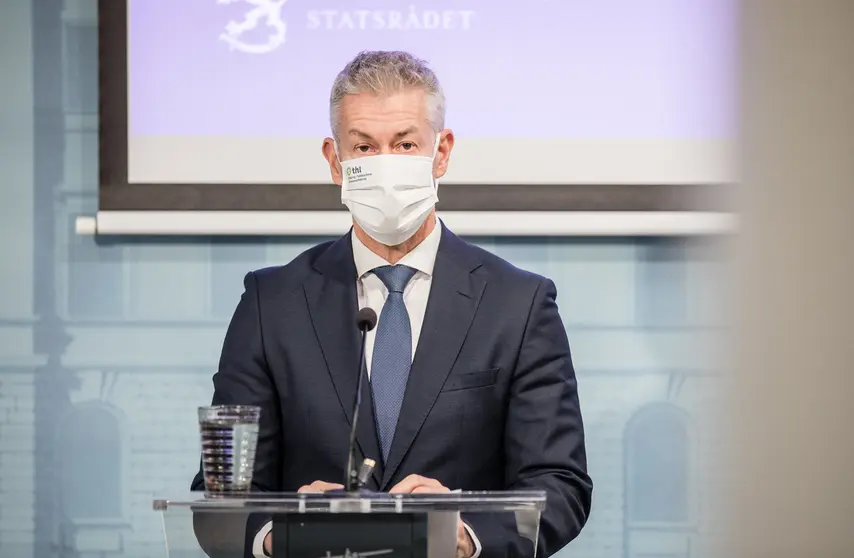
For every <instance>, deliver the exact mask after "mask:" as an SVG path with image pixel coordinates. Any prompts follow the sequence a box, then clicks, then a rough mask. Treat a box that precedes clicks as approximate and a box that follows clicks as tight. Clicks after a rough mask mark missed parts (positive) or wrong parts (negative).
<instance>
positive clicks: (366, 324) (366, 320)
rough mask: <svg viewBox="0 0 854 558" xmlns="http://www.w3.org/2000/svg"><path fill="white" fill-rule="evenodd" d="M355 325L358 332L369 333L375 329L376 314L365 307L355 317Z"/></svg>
mask: <svg viewBox="0 0 854 558" xmlns="http://www.w3.org/2000/svg"><path fill="white" fill-rule="evenodd" d="M356 325H358V326H359V329H360V330H363V331H366V332H367V331H371V330H372V329H374V328H375V327H377V313H376V312H374V310H373V309H372V308H368V307H367V306H365V307H364V308H362V309H361V310H359V313H358V314H357V315H356Z"/></svg>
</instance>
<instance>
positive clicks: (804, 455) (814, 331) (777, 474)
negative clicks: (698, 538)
mask: <svg viewBox="0 0 854 558" xmlns="http://www.w3.org/2000/svg"><path fill="white" fill-rule="evenodd" d="M742 6H743V11H742V13H743V21H742V49H743V83H742V86H743V88H744V89H743V94H744V97H743V109H744V119H743V186H742V189H741V192H742V194H741V199H740V204H741V210H742V212H743V215H744V221H743V227H742V235H741V236H740V238H739V240H738V245H737V250H736V251H737V254H738V256H737V262H738V266H737V270H738V272H737V276H736V283H735V285H736V291H737V296H736V300H735V303H736V305H735V307H734V308H735V309H736V315H735V317H736V325H737V327H736V332H735V336H734V339H735V351H736V352H735V355H734V356H735V360H734V362H735V368H736V369H735V375H734V376H733V378H734V388H735V389H734V401H733V403H734V404H735V409H734V410H735V412H734V413H733V415H732V417H731V420H732V421H733V422H732V426H733V429H732V432H733V433H732V440H733V447H732V449H733V450H734V454H733V458H734V459H733V461H732V473H731V474H732V479H731V480H732V483H731V488H732V489H733V491H732V493H731V494H730V495H729V496H730V497H731V500H730V503H729V506H728V509H726V510H725V511H726V512H727V514H728V520H729V522H730V526H731V527H730V528H731V530H732V534H733V539H732V541H731V542H732V543H733V545H734V548H733V551H732V552H730V553H729V554H728V555H730V556H736V557H739V558H741V557H745V558H748V557H750V558H752V557H757V558H759V557H762V558H766V557H771V556H773V557H774V558H788V557H791V558H803V557H806V556H810V557H816V558H819V557H821V558H836V557H850V556H854V465H852V463H854V432H852V425H854V400H852V398H854V333H852V332H854V327H852V322H854V304H852V300H854V295H852V292H854V246H852V242H854V1H851V0H745V1H744V2H742Z"/></svg>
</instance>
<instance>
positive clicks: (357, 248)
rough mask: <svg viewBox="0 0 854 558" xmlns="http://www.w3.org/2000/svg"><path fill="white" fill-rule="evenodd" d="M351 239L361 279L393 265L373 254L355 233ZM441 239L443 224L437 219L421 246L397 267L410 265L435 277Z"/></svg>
mask: <svg viewBox="0 0 854 558" xmlns="http://www.w3.org/2000/svg"><path fill="white" fill-rule="evenodd" d="M350 238H351V239H352V242H353V260H354V261H355V263H356V273H357V274H358V275H359V278H360V279H361V278H362V277H364V276H365V275H366V274H368V273H370V272H371V271H372V270H374V269H376V268H378V267H382V266H384V265H391V264H390V263H389V262H387V261H385V260H384V259H383V258H381V257H380V256H378V255H376V254H375V253H373V252H371V250H370V248H368V247H367V246H365V245H364V244H363V243H362V241H361V240H359V238H358V237H357V236H356V235H355V233H351V234H350ZM441 239H442V222H441V221H439V220H438V219H436V226H435V227H433V230H432V231H431V232H430V234H428V235H427V238H425V239H424V240H422V241H421V244H419V245H418V246H416V247H415V248H413V249H412V251H411V252H409V253H408V254H406V255H405V256H403V258H401V260H400V261H399V262H397V265H408V266H409V267H411V268H413V269H416V270H418V271H420V272H421V273H424V274H425V275H428V276H429V275H433V267H434V266H435V264H436V254H438V253H439V241H440V240H441Z"/></svg>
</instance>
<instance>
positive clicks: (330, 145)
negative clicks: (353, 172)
mask: <svg viewBox="0 0 854 558" xmlns="http://www.w3.org/2000/svg"><path fill="white" fill-rule="evenodd" d="M322 149H323V158H324V159H326V162H327V163H329V174H331V175H332V182H334V183H335V184H337V185H339V186H341V183H342V182H343V180H344V175H343V174H342V171H341V163H339V162H338V154H337V153H335V140H333V139H332V138H326V139H324V140H323V148H322Z"/></svg>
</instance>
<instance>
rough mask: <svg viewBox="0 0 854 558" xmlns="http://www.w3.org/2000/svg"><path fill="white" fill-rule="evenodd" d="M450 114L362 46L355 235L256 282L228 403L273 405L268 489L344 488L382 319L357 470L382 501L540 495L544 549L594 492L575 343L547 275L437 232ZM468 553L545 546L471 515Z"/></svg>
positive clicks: (339, 130)
mask: <svg viewBox="0 0 854 558" xmlns="http://www.w3.org/2000/svg"><path fill="white" fill-rule="evenodd" d="M444 117H445V101H444V95H443V92H442V89H441V87H440V85H439V81H438V80H437V78H436V76H435V74H434V73H433V72H432V71H431V70H430V69H429V68H428V67H427V66H426V65H425V64H424V63H423V62H422V61H420V60H418V59H416V58H414V57H412V56H411V55H409V54H407V53H403V52H364V53H361V54H359V55H358V56H357V57H356V58H355V59H354V60H353V61H351V62H350V63H349V64H348V65H347V66H346V67H345V68H344V70H343V71H342V72H341V73H340V74H339V75H338V77H337V79H336V80H335V84H334V86H333V88H332V95H331V99H330V120H331V125H332V136H333V137H330V138H326V139H325V140H324V142H323V155H324V157H325V158H326V160H327V161H328V163H329V169H330V172H331V174H332V179H333V180H334V181H335V182H336V183H337V184H339V185H341V186H342V194H341V198H342V201H343V203H344V204H345V205H346V206H347V208H348V209H349V210H350V212H351V214H352V217H353V222H354V224H353V228H352V231H351V232H350V233H349V234H347V235H346V236H344V237H343V238H340V239H338V240H336V241H334V242H329V243H325V244H321V245H319V246H317V247H315V248H312V249H311V250H309V251H307V252H305V253H304V254H302V255H300V256H298V257H297V258H296V259H295V260H294V261H292V262H291V263H289V264H287V265H285V266H282V267H275V268H268V269H262V270H259V271H255V272H252V273H249V274H248V275H247V276H246V279H245V282H244V284H245V293H244V294H243V297H242V299H241V301H240V304H239V305H238V307H237V310H236V311H235V313H234V317H233V319H232V322H231V325H230V326H229V329H228V333H227V334H226V338H225V342H224V346H223V350H222V359H221V361H220V366H219V371H218V373H217V374H216V375H215V376H214V386H215V394H214V397H213V403H214V404H245V405H259V406H260V407H261V408H262V413H261V425H260V435H259V442H258V453H257V458H256V466H255V476H254V482H253V484H254V489H256V490H259V491H275V492H287V491H294V490H300V491H303V492H305V491H325V490H329V489H334V488H340V487H341V484H339V479H343V478H344V476H345V473H344V468H345V463H346V461H347V455H346V452H347V445H348V444H347V440H348V435H349V430H350V420H351V417H350V414H351V406H352V402H353V400H354V396H355V390H356V381H357V377H356V376H357V374H356V372H357V364H358V358H359V336H358V331H357V328H356V313H357V310H358V309H359V308H362V307H366V306H367V307H371V308H373V309H374V310H375V311H376V312H377V314H378V315H379V322H378V324H377V327H376V329H375V330H374V331H372V332H370V333H369V334H368V337H367V349H366V355H365V356H366V365H367V373H368V379H369V383H370V388H368V389H366V391H365V397H363V407H362V409H361V411H360V412H361V415H362V417H363V419H362V420H360V421H359V422H358V433H357V442H358V450H359V452H360V456H357V458H358V460H359V462H360V461H361V459H362V458H364V457H370V458H373V459H375V460H376V461H377V468H376V470H375V471H374V474H373V475H372V477H371V479H370V480H369V483H368V486H367V488H369V489H372V490H379V491H390V492H393V493H423V492H444V491H448V490H451V489H463V490H544V491H546V493H547V508H546V510H545V513H544V515H543V517H542V523H541V528H540V532H539V541H538V554H539V555H541V556H548V555H551V554H553V553H554V552H556V551H557V550H559V549H560V548H562V547H563V546H564V545H565V544H567V543H568V542H569V541H571V540H572V539H573V538H575V537H576V536H577V535H578V533H579V532H580V531H581V528H582V527H583V525H584V523H585V521H586V519H587V516H588V514H589V511H590V499H591V493H592V484H591V480H590V477H589V476H588V474H587V472H586V467H587V465H586V455H585V448H584V434H583V427H582V421H581V413H580V410H579V403H578V396H577V392H576V379H575V373H574V371H573V367H572V362H571V358H570V351H569V344H568V342H567V338H566V332H565V330H564V327H563V324H562V322H561V319H560V316H559V315H558V310H557V306H556V303H555V296H556V293H555V286H554V284H553V283H552V282H551V281H550V280H548V279H545V278H543V277H539V276H536V275H533V274H531V273H527V272H525V271H521V270H519V269H517V268H515V267H513V266H511V265H510V264H508V263H507V262H505V261H503V260H501V259H500V258H497V257H496V256H494V255H492V254H490V253H488V252H486V251H484V250H481V249H479V248H476V247H474V246H472V245H469V244H467V243H466V242H464V241H462V240H460V239H459V238H457V237H456V236H455V235H454V234H453V233H451V231H449V230H448V229H447V228H445V227H444V226H443V225H442V223H441V222H440V221H438V220H437V218H436V214H435V209H434V207H435V204H436V201H437V199H438V198H437V181H438V179H439V178H441V177H442V176H443V175H444V174H445V172H446V170H447V168H448V163H449V161H450V156H451V151H452V149H453V147H454V134H453V133H452V132H451V131H450V130H447V129H445V128H444ZM496 156H497V157H498V156H500V154H496ZM193 486H194V488H196V489H201V487H202V479H201V475H199V476H197V477H196V480H195V482H194V484H193ZM250 535H251V536H252V537H253V541H254V543H253V549H254V550H253V553H254V554H255V555H256V556H260V555H269V554H270V549H271V548H272V546H271V536H270V526H269V524H268V525H265V526H263V527H261V528H260V529H259V530H258V531H257V533H256V534H252V533H250ZM457 547H458V552H457V554H458V556H459V558H477V557H483V558H488V557H492V556H523V555H525V553H526V552H530V546H526V544H525V541H524V540H523V539H522V538H521V537H519V536H518V534H517V533H516V529H515V525H511V526H508V525H507V523H506V521H504V520H502V519H501V518H499V517H494V516H489V515H480V516H471V517H468V516H467V517H464V518H463V519H462V520H461V521H460V524H459V528H458V541H457Z"/></svg>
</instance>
